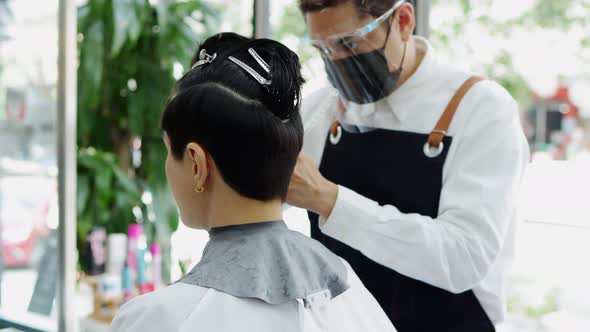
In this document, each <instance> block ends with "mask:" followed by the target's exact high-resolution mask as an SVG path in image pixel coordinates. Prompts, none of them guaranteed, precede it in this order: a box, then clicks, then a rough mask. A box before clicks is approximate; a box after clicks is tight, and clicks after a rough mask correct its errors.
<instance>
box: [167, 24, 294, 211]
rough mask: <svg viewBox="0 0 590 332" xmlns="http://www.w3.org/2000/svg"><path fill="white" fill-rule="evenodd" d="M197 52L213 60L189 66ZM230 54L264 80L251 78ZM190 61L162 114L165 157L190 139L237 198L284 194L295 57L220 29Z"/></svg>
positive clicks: (178, 155) (290, 161)
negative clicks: (167, 146) (166, 144)
mask: <svg viewBox="0 0 590 332" xmlns="http://www.w3.org/2000/svg"><path fill="white" fill-rule="evenodd" d="M250 49H252V50H254V52H255V53H257V54H258V55H259V56H260V57H261V58H262V61H264V62H266V63H267V64H268V66H269V67H270V73H267V72H266V71H265V70H264V69H263V67H262V66H261V65H260V64H259V62H258V61H257V60H256V59H255V58H254V56H253V55H252V54H251V53H250V52H251V51H250ZM201 52H203V53H206V54H208V55H210V56H211V57H213V56H214V55H215V58H214V60H213V61H211V62H210V63H205V64H203V65H198V66H195V63H197V62H198V61H199V60H200V59H202V57H201V56H200V54H201ZM230 57H233V58H232V59H230ZM235 59H237V60H239V61H241V62H243V63H244V64H246V65H247V66H249V67H250V68H251V69H254V70H255V71H256V72H257V73H258V74H260V75H261V76H262V77H263V78H265V79H270V80H271V83H270V84H269V85H263V84H261V83H259V82H258V81H257V80H256V79H255V78H254V77H253V76H252V74H250V73H248V72H247V71H246V70H245V69H244V68H243V67H241V66H239V65H238V64H236V63H235V62H234V60H235ZM191 67H193V69H191V70H190V71H189V72H188V73H186V74H185V75H184V76H183V77H182V78H181V79H180V80H179V81H178V82H177V83H176V86H175V89H174V92H173V95H172V97H171V98H170V100H169V102H168V104H167V106H166V108H165V110H164V113H163V116H162V129H163V130H164V131H165V132H166V134H167V135H168V137H169V139H170V149H171V153H172V155H173V157H174V158H175V159H177V160H182V159H183V157H184V153H185V149H186V147H187V145H188V144H189V143H190V142H196V143H198V144H200V145H201V146H202V147H203V148H204V149H205V150H206V151H207V153H209V154H210V155H211V157H212V158H213V160H214V161H215V164H216V165H217V168H218V169H219V172H220V173H221V176H222V177H223V179H224V181H225V182H226V183H227V184H228V185H229V186H230V187H231V188H232V189H234V190H235V191H236V192H238V193H239V194H241V195H242V196H245V197H249V198H252V199H257V200H261V201H269V200H273V199H277V198H281V199H283V200H284V199H285V197H286V194H287V190H288V187H289V181H290V179H291V175H292V173H293V169H294V167H295V163H296V161H297V156H298V155H299V152H300V151H301V147H302V144H303V125H302V122H301V117H300V114H299V106H300V100H301V86H302V84H303V83H304V80H303V78H302V76H301V67H300V64H299V58H298V57H297V55H296V54H295V53H293V52H292V51H291V50H289V49H288V48H287V47H285V46H284V45H282V44H281V43H279V42H276V41H273V40H269V39H251V38H247V37H243V36H240V35H238V34H234V33H221V34H217V35H214V36H212V37H210V38H208V39H207V40H205V42H203V43H202V44H201V46H200V47H199V49H198V50H197V52H196V54H195V56H194V59H193V60H192V62H191Z"/></svg>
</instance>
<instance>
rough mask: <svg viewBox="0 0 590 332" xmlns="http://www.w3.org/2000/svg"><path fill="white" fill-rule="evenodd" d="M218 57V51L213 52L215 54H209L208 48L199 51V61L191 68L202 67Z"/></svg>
mask: <svg viewBox="0 0 590 332" xmlns="http://www.w3.org/2000/svg"><path fill="white" fill-rule="evenodd" d="M215 58H217V53H213V55H209V54H207V50H206V49H202V50H201V52H200V53H199V61H197V62H195V64H194V65H193V66H192V67H191V70H193V69H195V68H197V67H200V66H202V65H205V64H208V63H211V62H213V60H215Z"/></svg>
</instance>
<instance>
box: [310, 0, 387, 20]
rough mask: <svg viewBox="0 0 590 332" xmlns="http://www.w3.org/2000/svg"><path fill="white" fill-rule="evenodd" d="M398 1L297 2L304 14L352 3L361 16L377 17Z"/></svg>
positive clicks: (325, 0)
mask: <svg viewBox="0 0 590 332" xmlns="http://www.w3.org/2000/svg"><path fill="white" fill-rule="evenodd" d="M398 1H399V0H299V9H300V10H301V11H302V12H303V13H304V14H305V13H309V12H316V11H320V10H322V9H325V8H329V7H336V6H339V5H341V4H344V3H348V2H353V3H354V4H355V6H356V8H357V10H358V11H359V14H362V15H371V16H373V17H379V16H381V15H383V14H385V13H386V12H387V11H388V10H389V9H391V7H393V5H395V4H396V3H397V2H398Z"/></svg>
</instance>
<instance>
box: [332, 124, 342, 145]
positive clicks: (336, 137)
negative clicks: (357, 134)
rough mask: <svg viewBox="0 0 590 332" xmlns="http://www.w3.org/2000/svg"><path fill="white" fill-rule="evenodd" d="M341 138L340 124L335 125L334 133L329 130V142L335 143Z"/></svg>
mask: <svg viewBox="0 0 590 332" xmlns="http://www.w3.org/2000/svg"><path fill="white" fill-rule="evenodd" d="M341 138H342V126H338V127H336V135H334V134H333V133H331V132H330V143H332V144H334V145H336V144H338V142H340V139H341Z"/></svg>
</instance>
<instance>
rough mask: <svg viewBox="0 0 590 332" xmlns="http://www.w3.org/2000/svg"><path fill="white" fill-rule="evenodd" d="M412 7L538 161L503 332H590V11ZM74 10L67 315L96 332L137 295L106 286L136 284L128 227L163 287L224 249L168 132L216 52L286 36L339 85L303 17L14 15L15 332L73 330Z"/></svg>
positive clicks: (575, 1) (463, 0) (1, 207)
mask: <svg viewBox="0 0 590 332" xmlns="http://www.w3.org/2000/svg"><path fill="white" fill-rule="evenodd" d="M413 2H414V4H415V5H416V8H417V17H418V25H419V26H420V28H419V29H418V31H417V33H418V34H421V35H425V36H428V37H429V38H430V40H431V43H432V44H433V46H434V48H435V50H436V53H437V55H438V56H439V57H440V58H442V59H444V60H445V61H448V62H450V63H453V64H455V65H458V66H461V67H464V68H466V69H469V70H472V71H473V72H476V73H480V74H484V75H486V76H488V77H490V78H492V79H494V80H496V81H498V82H499V83H500V84H502V85H503V86H504V87H505V88H506V89H507V90H508V91H509V92H510V93H511V94H512V95H513V96H514V98H515V99H516V100H517V101H518V103H519V105H520V111H521V115H522V124H523V129H524V131H525V133H526V135H527V138H528V140H529V143H530V147H531V151H532V160H531V164H530V165H529V168H528V172H527V174H526V178H525V180H524V184H523V190H522V195H521V207H520V215H521V223H520V224H519V229H518V239H517V241H518V242H517V256H516V262H515V264H514V268H513V270H512V271H511V277H510V287H509V289H508V297H509V308H508V309H509V316H508V321H507V322H506V323H505V324H504V325H503V326H501V327H500V329H499V331H519V332H520V331H522V332H525V331H559V332H563V331H568V332H573V331H584V332H587V331H590V285H589V283H590V259H589V255H590V0H518V1H514V0H460V1H458V0H432V1H430V0H425V1H420V0H418V1H413ZM66 5H67V6H70V7H71V8H72V9H73V7H75V10H76V22H77V32H76V34H75V36H71V37H72V38H75V45H77V50H75V53H73V54H76V59H75V61H74V62H75V66H76V67H75V69H76V71H77V79H76V81H77V84H75V85H76V86H77V89H76V90H77V91H67V93H66V97H67V94H71V95H73V96H75V97H76V99H77V102H76V110H77V111H76V115H77V130H76V133H75V135H72V136H71V137H69V138H68V139H70V140H75V142H76V146H77V149H76V151H75V160H76V165H77V167H76V168H77V171H76V172H75V174H73V175H72V176H73V177H75V179H76V180H77V189H76V202H75V209H76V220H77V221H76V224H75V232H76V247H77V249H78V250H77V253H76V257H77V258H78V260H77V264H76V266H73V267H71V268H75V270H76V271H77V279H76V280H77V282H76V285H75V296H73V297H71V298H68V299H65V300H64V301H70V302H72V303H74V304H75V308H76V310H75V312H70V313H67V314H69V315H76V317H77V318H76V321H79V322H81V325H80V326H79V327H76V328H79V329H80V330H83V331H86V330H87V331H94V330H96V331H103V330H104V331H108V329H106V327H105V324H104V323H102V324H101V323H100V322H101V320H102V321H104V319H101V318H100V317H98V316H100V315H101V312H104V311H105V310H106V311H108V310H110V309H112V307H113V306H116V305H115V304H110V305H109V303H110V302H109V301H110V300H112V299H113V298H116V294H115V295H113V296H112V297H109V296H105V298H104V299H103V300H104V301H103V302H100V301H99V302H100V303H97V294H103V295H104V294H110V293H109V291H110V290H111V288H110V287H114V288H117V287H118V289H123V291H124V290H125V289H124V288H125V285H120V283H121V281H118V282H119V285H118V286H117V281H109V279H108V278H104V275H105V274H104V273H105V272H107V275H108V274H109V273H110V274H112V273H111V272H112V271H117V273H119V272H120V271H119V270H120V269H125V268H127V266H115V265H112V266H111V265H109V263H105V261H107V259H106V257H105V255H107V256H108V259H109V260H113V261H115V260H117V257H112V254H111V253H105V252H104V247H106V246H107V245H108V246H111V245H112V246H113V247H116V246H117V245H120V241H121V240H120V238H119V239H118V238H117V235H118V234H128V232H130V228H129V225H141V236H139V237H138V240H137V241H138V242H137V248H139V249H138V250H143V251H141V253H142V258H145V262H146V264H148V265H150V266H149V267H145V268H146V269H148V268H149V269H152V270H150V271H152V272H153V269H155V268H154V266H156V265H157V266H160V267H161V271H158V272H157V274H158V275H160V277H161V279H162V283H163V284H166V283H169V282H173V281H175V280H177V279H178V278H180V277H181V276H182V274H183V273H184V272H186V271H187V270H188V269H190V267H191V266H192V265H194V264H195V263H196V262H197V261H198V260H199V258H200V253H201V251H202V249H203V247H204V245H205V243H206V241H207V239H208V235H207V233H206V232H201V231H194V230H189V229H187V228H186V227H183V225H182V223H180V222H179V219H178V213H177V211H176V208H175V206H174V202H173V200H172V199H171V197H170V195H169V194H168V191H167V187H166V178H165V174H164V160H165V157H166V156H165V154H166V151H165V147H164V145H163V143H162V140H161V132H160V129H159V119H160V113H161V111H162V106H163V103H164V101H165V99H166V98H167V96H168V94H169V92H170V89H171V87H172V85H173V82H174V81H175V79H177V78H179V77H180V76H181V75H182V74H183V73H184V72H185V71H186V70H187V69H188V64H189V62H190V59H191V57H192V55H193V52H194V51H195V49H196V48H197V46H198V43H199V41H202V40H203V39H204V37H205V36H208V35H210V34H213V33H216V32H221V31H236V32H239V33H241V34H244V35H255V34H256V35H258V36H269V37H271V38H274V39H277V40H279V41H281V42H283V43H284V44H286V45H287V46H288V47H290V48H292V49H293V50H294V51H296V52H298V54H299V55H300V58H301V61H302V64H303V68H304V75H305V77H306V79H307V81H308V83H307V84H306V86H305V90H304V95H306V94H309V93H311V92H313V91H314V90H316V89H318V88H319V87H321V86H323V85H324V84H326V83H327V81H326V78H325V73H324V66H323V63H322V60H321V59H320V58H319V56H318V54H317V52H316V51H314V50H313V49H312V48H311V47H310V46H309V45H306V43H305V42H304V40H303V37H304V35H305V34H306V28H305V24H304V22H303V19H302V17H301V14H300V13H299V10H298V8H297V1H296V0H273V1H255V0H232V1H229V0H194V1H172V0H87V1H83V0H77V1H75V0H61V1H40V0H0V234H1V240H2V243H1V246H0V248H1V255H0V282H1V287H0V329H2V328H5V327H12V328H17V329H19V330H25V331H31V330H32V331H49V330H56V326H57V324H58V321H59V318H60V317H62V316H63V315H65V314H66V313H63V312H60V308H62V307H61V306H58V305H56V301H57V297H58V296H57V294H59V287H63V285H60V282H59V280H58V279H59V278H58V270H59V269H61V268H65V267H62V266H59V265H60V264H61V263H59V262H60V261H58V259H57V257H58V256H59V249H58V248H59V247H60V241H59V239H61V238H60V237H59V236H58V234H59V230H60V229H61V228H64V227H66V226H67V225H66V224H60V218H59V217H58V216H59V215H60V214H59V209H60V205H59V204H58V198H57V197H58V183H60V181H59V175H60V169H59V167H58V160H59V151H60V150H59V147H58V137H59V135H60V130H61V129H60V128H63V126H62V124H60V123H59V121H58V119H60V117H59V116H58V115H59V112H60V111H61V110H60V109H59V107H58V105H60V104H59V103H58V99H59V98H60V97H59V93H58V87H59V85H60V84H62V83H61V82H60V80H63V79H65V78H64V77H63V75H61V73H60V70H59V67H58V63H59V61H58V60H59V58H60V54H63V51H64V50H60V48H59V46H58V45H59V44H58V37H59V36H60V31H59V29H60V26H61V27H63V24H61V25H60V20H61V19H63V15H61V14H60V13H62V11H63V9H64V8H63V6H66ZM62 174H63V173H62ZM286 220H287V222H288V224H289V226H290V227H291V228H293V229H296V230H298V231H301V232H303V233H305V234H308V233H309V230H308V227H309V225H308V221H307V215H306V214H305V212H304V211H301V210H298V209H290V210H288V211H287V215H286ZM71 227H74V226H71ZM113 234H114V235H115V236H111V235H113ZM123 241H125V240H123ZM123 245H125V242H123ZM150 245H155V246H157V248H158V249H154V248H155V247H154V246H150ZM148 246H149V248H148ZM122 250H123V251H125V247H123V249H122ZM123 260H124V257H123ZM105 265H106V266H105ZM109 270H111V271H109ZM154 273H156V272H154ZM151 276H152V277H151V279H150V278H148V279H149V280H150V281H151V282H152V284H153V283H154V280H153V278H154V277H153V275H151ZM147 284H148V283H146V285H147ZM156 286H157V285H156ZM101 287H102V288H101ZM101 291H102V293H101ZM146 291H150V289H146ZM101 296H102V295H101ZM109 308H110V309H109ZM99 309H100V310H99ZM113 310H114V309H113ZM90 316H93V317H94V318H88V317H90ZM107 316H108V315H107ZM60 326H61V325H60Z"/></svg>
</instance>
